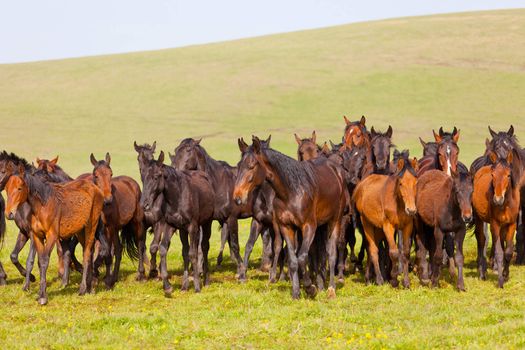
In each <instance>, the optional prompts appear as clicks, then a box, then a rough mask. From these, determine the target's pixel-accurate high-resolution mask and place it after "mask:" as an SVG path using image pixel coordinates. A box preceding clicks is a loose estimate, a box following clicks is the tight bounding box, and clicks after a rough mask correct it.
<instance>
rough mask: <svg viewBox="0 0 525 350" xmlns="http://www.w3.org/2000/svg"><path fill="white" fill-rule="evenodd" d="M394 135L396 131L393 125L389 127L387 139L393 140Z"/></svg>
mask: <svg viewBox="0 0 525 350" xmlns="http://www.w3.org/2000/svg"><path fill="white" fill-rule="evenodd" d="M393 133H394V130H393V129H392V125H389V126H388V130H387V131H386V137H388V138H389V139H391V138H392V134H393Z"/></svg>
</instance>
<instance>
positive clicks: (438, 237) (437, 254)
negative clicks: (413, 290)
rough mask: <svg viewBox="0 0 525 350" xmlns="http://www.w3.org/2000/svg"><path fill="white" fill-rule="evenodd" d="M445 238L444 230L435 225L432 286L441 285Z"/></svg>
mask: <svg viewBox="0 0 525 350" xmlns="http://www.w3.org/2000/svg"><path fill="white" fill-rule="evenodd" d="M443 239H444V234H443V231H441V229H440V228H439V227H438V226H436V227H434V244H433V246H432V247H433V249H432V287H437V286H438V285H439V276H440V274H441V263H442V261H443Z"/></svg>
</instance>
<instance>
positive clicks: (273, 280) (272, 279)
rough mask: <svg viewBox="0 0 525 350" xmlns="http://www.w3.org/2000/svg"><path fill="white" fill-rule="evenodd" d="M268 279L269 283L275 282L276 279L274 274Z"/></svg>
mask: <svg viewBox="0 0 525 350" xmlns="http://www.w3.org/2000/svg"><path fill="white" fill-rule="evenodd" d="M269 281H270V283H277V280H276V279H275V276H273V277H270V279H269Z"/></svg>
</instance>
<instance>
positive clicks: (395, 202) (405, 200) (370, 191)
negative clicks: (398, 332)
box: [353, 150, 418, 288]
mask: <svg viewBox="0 0 525 350" xmlns="http://www.w3.org/2000/svg"><path fill="white" fill-rule="evenodd" d="M394 164H395V165H396V171H395V173H393V174H391V175H381V174H373V175H370V176H368V177H367V178H366V179H364V180H363V181H361V182H360V183H359V184H358V185H357V187H356V189H355V190H354V194H353V200H354V202H355V205H356V209H357V211H358V212H359V213H360V215H361V223H362V225H363V229H364V233H365V237H366V240H367V242H368V247H367V249H368V257H369V260H368V265H367V270H366V273H365V279H366V281H367V283H369V282H370V277H371V268H372V265H373V268H374V272H375V277H376V282H377V284H383V277H382V274H381V271H380V267H379V259H378V244H379V242H380V241H381V240H383V239H386V241H387V243H388V248H389V255H390V259H391V261H392V271H391V283H392V285H393V286H397V285H398V281H397V275H398V266H399V264H398V262H399V259H400V253H399V250H398V247H397V245H396V242H395V238H394V235H395V232H396V230H401V231H402V232H403V251H404V259H403V255H401V261H402V265H403V273H404V279H403V285H404V286H405V287H406V288H408V287H409V286H410V281H409V279H408V260H409V258H410V245H409V244H408V242H410V237H411V235H412V228H413V220H414V218H413V217H414V214H415V213H416V204H415V198H416V183H417V173H416V172H417V169H418V165H417V160H416V159H415V158H414V159H412V160H410V159H409V158H408V151H403V152H402V153H400V152H398V151H397V150H396V151H394Z"/></svg>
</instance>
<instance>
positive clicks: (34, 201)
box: [26, 175, 55, 216]
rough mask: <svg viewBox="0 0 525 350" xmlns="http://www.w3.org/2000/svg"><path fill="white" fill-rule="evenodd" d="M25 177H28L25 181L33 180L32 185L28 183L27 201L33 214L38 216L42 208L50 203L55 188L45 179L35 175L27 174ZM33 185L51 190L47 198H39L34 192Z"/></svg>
mask: <svg viewBox="0 0 525 350" xmlns="http://www.w3.org/2000/svg"><path fill="white" fill-rule="evenodd" d="M28 176H30V178H28ZM26 179H29V180H26V181H32V182H33V186H29V185H28V187H29V188H28V194H27V203H28V204H29V206H30V207H31V211H32V212H33V214H34V215H35V216H40V215H41V213H42V209H43V208H45V207H47V206H49V205H50V203H51V200H52V197H53V194H54V192H55V190H54V188H53V186H51V185H50V184H48V183H46V182H45V181H43V180H42V179H40V178H39V177H37V176H33V175H27V176H26ZM35 185H36V186H43V187H46V188H48V189H49V190H50V191H51V193H50V194H49V196H48V198H47V200H45V201H44V200H43V199H42V198H40V196H39V195H38V194H37V193H36V190H35V189H34V186H35Z"/></svg>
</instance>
